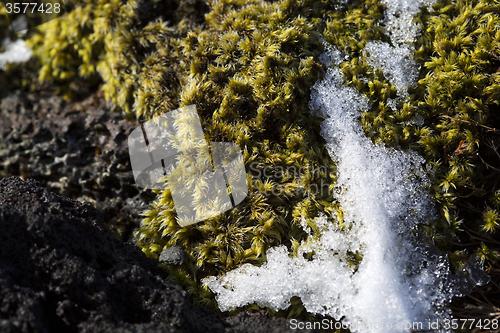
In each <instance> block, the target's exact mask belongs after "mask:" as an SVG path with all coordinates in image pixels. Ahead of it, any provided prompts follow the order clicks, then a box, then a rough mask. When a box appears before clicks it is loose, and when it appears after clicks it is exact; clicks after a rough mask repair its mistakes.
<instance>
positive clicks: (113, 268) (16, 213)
mask: <svg viewBox="0 0 500 333" xmlns="http://www.w3.org/2000/svg"><path fill="white" fill-rule="evenodd" d="M0 331H1V332H162V333H164V332H227V333H229V332H288V331H292V330H291V329H290V325H289V322H288V321H287V320H285V319H278V318H272V319H271V318H269V317H267V316H265V315H263V314H249V313H242V314H240V315H238V316H236V317H232V318H224V317H223V316H222V315H221V314H220V313H217V312H215V311H214V310H211V309H208V308H203V307H199V306H196V305H194V303H193V301H192V300H191V298H190V297H189V295H188V294H187V293H186V292H185V291H184V290H182V288H181V287H180V286H177V285H175V284H173V283H171V282H169V281H168V280H167V279H166V278H165V273H164V272H163V271H162V270H161V269H159V268H158V266H157V263H156V262H155V261H153V260H151V259H149V258H147V257H146V256H145V255H144V254H143V253H142V252H140V251H139V250H138V249H137V248H136V247H135V246H133V245H131V244H127V243H123V242H121V241H119V240H118V239H116V238H114V237H111V236H110V234H109V233H108V231H107V230H106V227H105V226H104V224H103V219H102V216H101V215H100V214H99V213H98V212H97V210H96V209H94V208H93V207H92V206H91V205H89V204H87V203H81V202H79V201H76V200H71V199H67V198H63V197H61V196H58V195H56V194H54V193H51V192H50V191H48V190H47V189H45V188H43V187H41V186H40V185H39V183H38V182H37V181H35V180H27V181H23V180H21V179H20V178H17V177H8V178H3V179H2V180H0Z"/></svg>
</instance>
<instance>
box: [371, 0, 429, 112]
mask: <svg viewBox="0 0 500 333" xmlns="http://www.w3.org/2000/svg"><path fill="white" fill-rule="evenodd" d="M434 2H436V0H396V1H395V0H384V1H383V3H385V5H386V6H387V10H386V12H385V15H386V25H385V28H386V30H387V32H388V33H389V35H390V37H391V43H392V46H391V45H390V44H389V43H385V42H380V41H370V42H368V43H367V44H366V46H365V49H364V54H365V56H366V58H367V62H368V64H369V65H370V66H372V67H375V68H379V69H381V70H382V71H383V72H384V74H385V75H386V78H387V79H388V80H389V81H390V82H391V83H392V84H394V86H395V87H396V90H397V92H398V96H399V98H400V99H402V100H404V99H406V98H407V97H408V88H409V87H412V86H413V85H414V84H415V83H416V82H417V78H418V71H419V67H418V65H417V64H416V63H415V61H414V60H413V54H414V52H415V49H414V43H415V40H416V37H417V34H418V32H419V29H418V25H417V24H416V23H415V22H413V19H414V18H415V16H416V15H417V14H418V13H419V12H420V8H421V7H423V6H425V7H428V6H430V5H432V4H433V3H434ZM389 106H390V107H391V108H393V109H395V106H396V102H395V101H392V102H391V101H390V103H389Z"/></svg>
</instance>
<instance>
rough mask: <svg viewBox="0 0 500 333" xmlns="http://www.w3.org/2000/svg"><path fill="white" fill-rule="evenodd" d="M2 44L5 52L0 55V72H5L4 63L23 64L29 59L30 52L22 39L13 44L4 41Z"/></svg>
mask: <svg viewBox="0 0 500 333" xmlns="http://www.w3.org/2000/svg"><path fill="white" fill-rule="evenodd" d="M2 44H3V46H4V47H5V52H3V53H0V69H1V70H5V64H6V63H19V62H25V61H28V60H29V59H30V58H31V55H32V51H31V49H30V48H29V47H27V46H26V44H25V43H24V40H22V39H18V40H16V41H15V42H11V41H10V39H5V40H4V41H3V42H2Z"/></svg>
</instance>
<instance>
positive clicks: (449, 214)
mask: <svg viewBox="0 0 500 333" xmlns="http://www.w3.org/2000/svg"><path fill="white" fill-rule="evenodd" d="M188 2H189V1H186V2H176V1H113V2H94V1H88V0H86V1H82V2H81V4H80V6H78V7H77V8H75V10H73V11H72V12H71V13H70V14H69V15H68V16H66V17H64V18H63V19H60V20H54V21H51V22H49V23H48V24H46V25H44V26H43V27H41V28H40V34H38V35H35V36H33V37H32V38H31V40H30V45H31V46H32V47H33V50H34V52H35V54H36V55H37V57H38V59H39V62H40V65H41V70H40V72H39V76H40V79H42V80H53V81H55V82H58V83H59V84H61V85H63V83H67V82H69V81H71V80H73V79H74V78H75V77H80V78H83V79H85V78H95V77H96V76H97V74H98V75H99V76H100V78H101V79H102V80H103V86H102V89H103V90H104V92H105V93H106V97H107V98H108V99H109V100H110V101H113V102H114V103H116V105H117V106H118V107H119V108H121V109H123V110H124V112H127V113H134V114H135V115H137V116H142V117H143V118H144V119H150V118H152V117H153V116H155V115H158V114H163V113H166V112H168V111H170V110H173V109H175V108H177V107H182V106H187V105H191V104H195V105H196V106H197V109H198V112H199V115H200V117H201V122H202V125H203V128H204V132H205V134H206V136H207V140H208V141H216V142H224V141H226V142H234V143H237V144H238V145H239V146H240V147H241V149H242V150H243V156H244V162H245V165H246V168H247V176H248V177H247V179H248V185H249V189H250V192H249V195H248V199H247V200H245V201H244V202H243V203H242V204H241V205H239V206H238V207H237V208H236V209H234V210H232V211H230V212H228V213H226V214H223V215H220V216H218V217H216V218H212V219H210V220H208V221H206V222H203V223H199V224H196V225H192V226H188V227H180V226H179V225H178V224H177V223H176V220H175V209H174V206H173V202H172V198H171V196H170V192H169V190H168V189H167V190H164V191H156V192H157V195H158V197H157V200H156V201H155V202H154V203H153V204H152V205H151V207H149V209H148V210H147V211H146V212H145V218H144V220H143V221H142V226H141V228H140V229H139V230H138V232H137V239H138V244H139V245H140V246H141V247H142V248H143V251H144V252H145V253H146V254H148V255H149V256H151V257H154V258H157V257H158V256H159V254H160V252H161V251H162V250H163V249H164V248H166V247H169V246H172V245H180V246H181V247H182V248H183V249H184V250H185V251H186V252H187V260H186V262H185V264H184V265H182V266H175V265H171V266H169V267H167V269H168V270H169V271H170V273H171V274H172V276H173V277H175V278H176V280H177V281H179V282H181V283H183V284H184V285H186V286H187V287H189V288H190V290H191V291H192V292H193V293H195V294H196V295H197V296H199V297H200V299H202V300H204V301H207V302H211V301H213V297H212V295H211V294H210V293H209V291H208V290H207V289H206V288H205V287H203V286H202V285H201V284H200V281H201V279H203V278H204V277H206V276H210V275H220V274H223V273H225V272H227V271H229V270H231V269H233V268H236V267H239V266H241V265H243V264H245V263H252V264H260V263H263V262H265V260H266V258H265V253H266V251H267V249H269V248H270V247H272V246H275V245H280V244H282V245H285V246H286V247H288V248H289V249H291V250H292V251H293V250H294V249H295V250H296V249H297V248H298V244H299V242H300V241H301V240H304V239H305V238H306V237H307V234H306V233H305V232H304V231H303V230H302V229H301V228H300V223H301V221H302V220H301V219H302V218H305V220H306V222H307V224H308V225H309V226H310V227H312V228H313V229H314V228H316V226H315V223H314V218H315V217H317V216H319V215H320V213H323V214H325V215H326V216H330V217H335V218H338V219H339V220H340V221H342V216H343V211H342V209H341V207H340V206H339V203H338V202H336V201H335V200H334V199H333V192H332V190H333V187H334V185H335V183H336V165H335V163H334V162H333V161H332V159H331V158H330V156H329V155H328V152H327V150H326V149H325V140H324V139H323V138H322V137H321V136H320V134H319V132H320V131H319V128H320V123H321V119H319V118H315V117H312V116H311V115H310V113H309V112H310V111H309V97H310V91H311V87H312V86H313V85H314V83H315V82H316V81H317V80H319V79H321V78H323V77H324V72H325V67H324V66H323V65H321V63H320V60H319V58H320V56H321V54H323V52H324V44H323V42H326V43H327V44H331V45H334V46H336V47H337V48H338V49H339V50H340V51H341V52H343V53H344V54H346V55H347V58H346V60H345V61H344V62H342V63H341V64H340V68H341V69H342V72H343V74H344V75H345V77H346V84H347V86H349V87H353V88H355V89H356V90H357V91H358V92H359V93H361V94H363V95H364V96H366V97H367V98H368V100H369V102H370V105H371V107H370V109H369V110H367V111H365V112H364V113H362V115H361V118H360V122H361V124H362V126H363V129H364V131H365V133H366V134H367V135H368V136H369V137H370V138H371V139H372V140H373V141H374V142H376V143H378V144H382V145H386V146H392V147H396V148H398V149H402V150H408V149H411V150H415V151H416V152H418V153H419V154H420V155H421V156H423V157H424V159H425V161H426V162H425V166H426V168H427V169H428V173H429V177H430V179H431V182H432V186H431V189H430V191H431V193H432V195H433V196H434V198H435V201H436V210H437V216H438V218H437V219H433V220H429V221H427V223H426V224H425V225H424V229H425V230H426V232H427V236H428V237H430V238H431V239H433V240H434V242H435V243H436V244H437V245H438V246H439V247H440V248H441V249H442V250H444V251H447V252H448V253H449V254H450V259H451V262H452V264H453V265H455V267H456V268H459V267H460V266H462V265H464V263H465V262H466V261H467V259H468V257H469V256H470V255H471V254H473V253H476V254H477V255H478V256H479V257H480V258H481V259H483V260H485V261H486V266H488V265H491V264H492V263H494V262H496V260H497V258H498V255H497V252H496V251H495V248H497V247H498V242H497V241H495V235H497V233H498V209H500V195H499V194H498V193H500V192H499V191H500V187H499V186H498V180H499V172H500V163H499V161H500V155H499V154H500V153H499V152H498V147H499V146H500V142H499V139H498V133H499V129H498V128H500V126H499V122H498V119H497V113H498V112H497V111H498V110H499V108H500V106H499V104H498V103H499V97H500V72H499V70H498V69H499V67H500V32H499V29H500V24H499V22H498V20H499V9H500V3H499V2H498V1H490V0H476V1H460V0H457V1H450V0H444V1H436V2H435V3H434V4H432V5H430V6H428V7H423V8H422V9H421V10H419V12H418V13H417V14H416V16H415V18H414V20H413V22H415V23H416V25H417V26H418V28H419V31H421V33H420V34H419V35H418V37H417V38H416V40H415V41H414V44H413V47H414V51H415V52H414V55H413V58H414V60H415V61H416V67H415V68H416V69H412V70H416V72H417V73H418V80H417V81H416V82H408V88H409V90H408V95H407V96H404V98H399V99H398V93H399V91H398V88H399V87H400V85H398V83H397V82H393V81H394V77H391V75H390V73H388V72H387V71H385V72H384V67H383V66H380V67H382V69H381V68H377V67H378V66H376V64H377V62H376V61H375V60H374V58H373V57H371V55H370V54H369V53H367V51H369V50H370V48H368V49H366V50H365V48H366V47H367V44H368V43H372V44H368V45H369V47H370V46H371V47H372V49H373V47H375V46H377V45H381V44H376V43H378V42H380V43H385V44H384V45H389V46H390V47H392V48H396V47H398V46H399V47H404V45H403V44H404V43H403V44H401V45H398V42H397V41H395V40H391V36H390V35H389V34H388V32H387V29H386V28H387V27H386V26H385V23H386V21H385V19H386V16H387V15H386V14H387V11H388V9H387V6H386V4H385V3H384V2H382V1H376V0H363V1H332V2H324V1H313V0H311V1H278V2H265V1H250V2H249V1H210V2H209V3H208V7H205V6H204V5H203V4H202V3H201V2H196V1H191V2H189V3H193V4H194V5H195V6H198V8H199V11H198V12H195V13H193V12H190V11H189V10H187V8H190V7H189V6H186V3H188ZM205 13H206V15H203V14H205ZM182 15H185V17H186V19H184V20H183V19H182ZM373 43H375V44H373ZM403 83H404V82H403ZM68 97H69V95H68ZM277 170H297V171H298V170H300V172H288V173H283V172H277ZM264 172H265V173H264ZM316 189H317V190H316ZM361 259H362V258H357V257H356V256H355V254H353V264H356V262H359V260H361ZM292 304H294V305H293V306H292V307H291V308H290V309H289V310H288V311H289V314H290V315H292V316H299V312H300V311H302V308H301V306H300V302H297V300H293V302H292Z"/></svg>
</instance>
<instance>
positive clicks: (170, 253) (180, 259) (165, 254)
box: [158, 245, 186, 265]
mask: <svg viewBox="0 0 500 333" xmlns="http://www.w3.org/2000/svg"><path fill="white" fill-rule="evenodd" d="M158 260H159V261H160V262H161V263H164V264H172V265H182V264H183V263H184V261H185V260H186V251H184V249H183V248H182V247H180V246H179V245H174V246H171V247H167V248H166V249H163V251H161V253H160V257H159V258H158Z"/></svg>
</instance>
